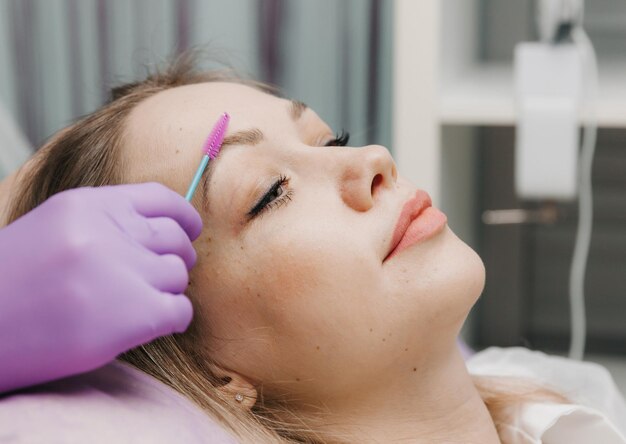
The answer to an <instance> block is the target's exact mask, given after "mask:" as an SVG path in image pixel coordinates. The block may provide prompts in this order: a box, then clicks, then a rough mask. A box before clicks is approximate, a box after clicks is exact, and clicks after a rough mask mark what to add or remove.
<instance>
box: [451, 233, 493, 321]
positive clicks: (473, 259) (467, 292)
mask: <svg viewBox="0 0 626 444" xmlns="http://www.w3.org/2000/svg"><path fill="white" fill-rule="evenodd" d="M445 234H446V235H448V236H449V237H450V240H449V242H450V244H454V245H453V246H451V247H450V248H451V250H452V254H454V256H455V259H454V261H453V262H452V264H453V268H454V275H455V276H454V278H453V280H454V283H455V287H457V288H458V291H456V292H455V293H456V297H457V300H456V304H457V308H458V310H459V314H460V315H461V316H462V322H464V321H465V318H466V317H467V315H468V314H469V311H470V310H471V309H472V307H473V306H474V304H475V303H476V301H477V300H478V298H479V297H480V295H481V293H482V292H483V289H484V288H485V265H484V264H483V261H482V259H481V258H480V256H478V254H477V253H476V252H475V251H474V250H473V249H472V248H470V246H469V245H467V244H466V243H465V242H463V241H462V240H461V239H459V238H458V237H457V235H456V234H454V232H453V231H452V230H450V229H449V228H447V233H445Z"/></svg>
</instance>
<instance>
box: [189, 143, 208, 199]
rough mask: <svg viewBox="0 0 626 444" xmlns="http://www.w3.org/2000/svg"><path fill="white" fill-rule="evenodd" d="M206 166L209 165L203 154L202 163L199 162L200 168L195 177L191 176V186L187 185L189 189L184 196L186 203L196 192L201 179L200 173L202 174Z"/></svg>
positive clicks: (206, 157)
mask: <svg viewBox="0 0 626 444" xmlns="http://www.w3.org/2000/svg"><path fill="white" fill-rule="evenodd" d="M208 164H209V156H207V155H206V154H205V155H204V157H203V158H202V161H201V162H200V166H199V167H198V169H197V170H196V174H195V176H193V180H192V181H191V185H189V189H188V190H187V195H186V196H185V199H186V200H187V202H191V199H192V198H193V195H194V193H195V192H196V188H198V184H199V183H200V179H202V173H204V170H205V168H206V166H207V165H208Z"/></svg>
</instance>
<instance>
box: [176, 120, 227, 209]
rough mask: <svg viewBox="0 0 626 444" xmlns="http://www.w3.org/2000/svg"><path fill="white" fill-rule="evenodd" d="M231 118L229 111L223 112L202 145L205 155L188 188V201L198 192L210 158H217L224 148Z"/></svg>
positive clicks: (186, 196)
mask: <svg viewBox="0 0 626 444" xmlns="http://www.w3.org/2000/svg"><path fill="white" fill-rule="evenodd" d="M229 120H230V116H229V115H228V113H224V114H222V115H221V117H220V119H219V120H218V121H217V123H216V124H215V126H214V127H213V129H212V130H211V134H209V137H208V138H207V140H206V142H204V145H203V146H202V151H203V152H204V156H202V161H201V162H200V166H199V167H198V169H197V170H196V174H195V175H194V176H193V180H192V181H191V185H190V186H189V190H187V194H186V195H185V199H186V200H187V202H191V199H192V198H193V195H194V193H195V192H196V188H198V184H199V183H200V179H201V178H202V174H203V173H204V170H205V169H206V167H207V165H208V164H209V160H211V159H215V158H216V157H217V155H218V154H219V152H220V149H221V148H222V142H224V136H225V135H226V129H227V128H228V121H229Z"/></svg>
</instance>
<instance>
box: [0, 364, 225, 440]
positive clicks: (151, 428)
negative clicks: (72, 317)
mask: <svg viewBox="0 0 626 444" xmlns="http://www.w3.org/2000/svg"><path fill="white" fill-rule="evenodd" d="M0 442H2V443H7V442H8V443H39V442H42V443H43V442H46V443H48V442H51V443H81V444H83V443H94V444H98V443H107V444H109V443H151V444H152V443H155V444H158V443H168V444H170V443H174V442H175V443H190V444H196V443H216V444H226V443H236V442H237V441H236V440H235V439H234V438H233V437H232V436H231V435H229V434H228V433H227V432H226V431H225V430H224V429H222V428H221V427H220V426H219V425H218V424H217V423H215V422H213V421H212V420H211V419H210V418H209V417H208V416H207V415H206V414H204V413H203V412H202V411H201V410H200V409H199V408H198V407H196V406H195V405H194V404H193V403H192V402H190V401H188V400H187V399H186V398H184V397H183V396H182V395H180V394H178V393H177V392H175V391H174V390H172V389H171V388H169V387H167V386H166V385H165V384H162V383H161V382H159V381H157V380H156V379H154V378H152V377H151V376H148V375H147V374H145V373H142V372H140V371H139V370H137V369H135V368H133V367H131V366H130V365H127V364H124V363H121V362H113V363H111V364H109V365H107V366H105V367H103V368H101V369H98V370H95V371H93V372H89V373H85V374H83V375H79V376H75V377H72V378H66V379H62V380H59V381H55V382H51V383H48V384H43V385H40V386H37V387H32V388H29V389H27V390H21V391H17V392H13V393H9V394H5V395H0Z"/></svg>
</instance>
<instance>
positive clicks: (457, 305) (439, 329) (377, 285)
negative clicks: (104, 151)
mask: <svg viewBox="0 0 626 444" xmlns="http://www.w3.org/2000/svg"><path fill="white" fill-rule="evenodd" d="M224 111H226V112H228V113H229V114H230V115H231V121H230V125H229V128H228V132H227V140H226V143H227V144H225V146H224V148H223V149H222V152H221V153H220V155H219V157H218V158H217V160H215V161H212V162H211V164H210V165H212V166H211V167H210V177H209V180H208V183H207V185H208V186H207V195H206V197H205V196H204V194H203V193H204V190H203V189H202V188H201V187H199V188H198V191H197V193H196V198H195V199H196V200H195V205H196V207H197V208H198V209H199V211H200V212H201V214H202V216H203V219H204V229H203V233H202V235H201V237H200V238H198V240H197V241H196V242H195V247H196V250H197V252H198V261H197V264H196V266H195V268H194V269H193V271H192V275H191V277H192V285H193V288H194V295H195V300H194V303H195V310H196V314H197V315H198V319H199V322H200V323H201V325H199V329H200V331H201V332H202V333H204V335H203V337H205V338H206V342H205V343H203V344H199V346H201V347H203V348H205V350H206V352H207V353H210V354H211V356H212V358H214V359H215V360H216V361H217V362H218V363H219V364H220V365H221V366H222V367H224V368H225V369H229V370H233V371H236V372H238V373H239V374H241V375H243V376H245V377H247V378H248V379H249V380H250V381H251V382H253V383H254V384H261V383H262V384H263V390H264V393H265V395H266V396H267V395H275V396H278V395H280V394H288V395H289V396H290V397H291V398H292V399H295V398H297V399H300V400H302V401H307V400H308V401H310V400H320V399H322V400H325V401H327V402H330V401H331V400H333V399H336V400H341V399H345V396H347V395H354V393H358V391H359V390H362V389H363V388H365V387H368V389H369V390H371V389H372V381H379V380H380V378H381V376H384V377H385V378H386V379H385V380H386V381H387V382H390V381H393V380H394V378H398V377H407V376H409V377H414V376H415V375H416V374H415V373H412V372H416V371H420V370H421V369H422V368H424V366H425V364H426V363H427V362H428V361H429V360H431V359H436V358H437V356H439V355H441V354H442V353H444V352H445V353H448V352H449V351H450V349H451V347H453V346H454V339H455V337H456V335H457V333H458V331H459V329H460V327H461V324H462V322H463V320H464V319H465V317H466V315H467V313H468V311H469V309H470V308H471V306H472V304H473V303H474V301H475V300H476V298H477V297H478V296H479V294H480V292H481V290H482V288H483V282H484V269H483V266H482V262H481V261H480V259H479V258H478V257H477V255H476V254H475V253H474V252H473V251H472V250H471V249H470V248H469V247H467V246H466V245H465V244H464V243H463V242H461V241H460V240H459V239H458V238H457V237H456V236H455V235H454V234H453V233H452V231H450V229H449V228H448V227H447V226H446V225H442V226H441V228H440V229H435V230H434V231H433V232H432V233H431V234H432V235H431V237H429V238H428V239H425V240H422V241H421V242H418V243H415V244H412V245H409V246H408V247H407V248H404V249H403V250H402V251H400V252H399V253H397V254H395V255H393V256H392V257H390V258H387V256H388V254H389V253H390V249H391V247H392V246H393V245H392V242H393V241H392V237H393V233H394V229H395V228H396V224H397V222H398V218H399V217H400V214H401V212H402V209H403V206H404V205H405V203H406V202H407V201H408V200H409V199H411V198H413V197H414V196H415V194H416V191H417V190H416V189H415V188H414V187H413V186H412V185H411V184H410V183H407V182H406V181H405V180H403V179H402V177H399V176H398V175H397V172H396V165H395V164H394V161H393V159H392V158H391V156H390V154H389V151H388V150H387V149H386V148H384V147H382V146H377V145H370V146H366V147H360V148H352V147H339V146H326V145H327V144H333V140H334V139H335V136H334V133H333V131H332V130H331V128H329V127H328V125H326V124H325V123H324V121H322V120H321V119H320V118H319V117H318V116H317V114H315V112H313V111H312V110H311V109H308V108H303V107H302V106H301V105H298V104H297V103H293V102H291V101H289V100H285V99H280V98H277V97H274V96H271V95H268V94H265V93H263V92H260V91H258V90H256V89H253V88H251V87H248V86H243V85H239V84H232V83H204V84H197V85H189V86H184V87H178V88H174V89H171V90H167V91H165V92H162V93H159V94H157V95H155V96H153V97H152V98H150V99H148V100H146V101H144V102H143V103H141V104H140V105H139V106H138V107H137V108H136V109H135V110H134V111H133V113H132V115H131V117H130V119H129V126H128V132H127V136H128V137H127V142H128V143H127V149H126V151H125V153H124V155H125V157H126V158H125V159H124V160H125V162H126V165H129V166H130V171H129V174H130V176H131V177H132V178H133V180H134V181H144V180H158V181H160V182H162V183H165V184H166V185H168V186H169V187H171V188H172V189H174V190H176V191H177V192H179V193H180V194H184V193H185V191H186V189H187V187H188V185H189V183H190V181H191V179H192V177H193V174H194V172H195V170H196V168H197V166H198V164H199V162H200V158H201V156H202V153H201V147H202V145H203V143H204V140H205V139H206V137H207V135H208V133H209V132H210V130H211V128H212V126H213V124H214V123H215V122H216V121H217V119H218V118H219V116H220V114H221V113H222V112H224ZM415 149H418V150H419V147H415Z"/></svg>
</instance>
